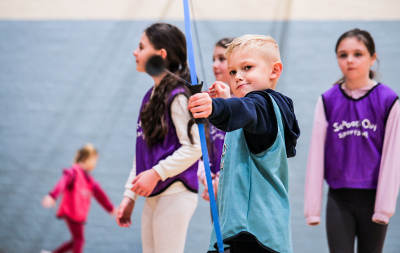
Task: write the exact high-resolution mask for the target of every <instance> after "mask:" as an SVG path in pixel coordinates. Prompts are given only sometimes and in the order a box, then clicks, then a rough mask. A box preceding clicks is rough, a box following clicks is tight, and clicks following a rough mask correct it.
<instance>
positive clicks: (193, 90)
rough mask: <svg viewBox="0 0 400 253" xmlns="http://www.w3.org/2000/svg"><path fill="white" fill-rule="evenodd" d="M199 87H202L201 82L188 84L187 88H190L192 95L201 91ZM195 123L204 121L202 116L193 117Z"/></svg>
mask: <svg viewBox="0 0 400 253" xmlns="http://www.w3.org/2000/svg"><path fill="white" fill-rule="evenodd" d="M201 88H203V82H201V83H199V84H192V85H190V86H188V89H189V90H190V93H192V95H194V94H196V93H201ZM195 121H196V124H203V123H204V118H198V119H195Z"/></svg>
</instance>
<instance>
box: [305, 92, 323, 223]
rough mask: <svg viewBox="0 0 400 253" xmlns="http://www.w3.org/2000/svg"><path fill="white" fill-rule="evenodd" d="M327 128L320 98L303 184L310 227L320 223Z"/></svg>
mask: <svg viewBox="0 0 400 253" xmlns="http://www.w3.org/2000/svg"><path fill="white" fill-rule="evenodd" d="M327 126H328V123H327V122H326V117H325V111H324V106H323V102H322V97H320V98H319V99H318V102H317V106H316V108H315V115H314V126H313V131H312V135H311V143H310V150H309V153H308V163H307V174H306V183H305V197H304V215H305V216H306V221H307V224H308V225H310V226H315V225H318V224H319V223H320V222H321V205H322V190H323V182H324V155H325V154H324V150H325V137H326V129H327Z"/></svg>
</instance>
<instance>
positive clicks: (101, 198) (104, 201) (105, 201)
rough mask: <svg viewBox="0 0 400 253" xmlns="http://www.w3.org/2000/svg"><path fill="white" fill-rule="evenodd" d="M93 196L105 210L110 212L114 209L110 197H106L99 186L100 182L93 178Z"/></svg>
mask: <svg viewBox="0 0 400 253" xmlns="http://www.w3.org/2000/svg"><path fill="white" fill-rule="evenodd" d="M93 196H94V198H95V199H96V200H97V202H99V204H100V205H101V206H102V207H103V208H104V209H105V210H107V212H109V213H112V211H113V210H114V206H113V204H112V203H111V201H110V199H109V198H108V196H107V194H106V193H105V191H104V190H103V188H101V186H100V184H99V183H98V182H96V181H95V180H93Z"/></svg>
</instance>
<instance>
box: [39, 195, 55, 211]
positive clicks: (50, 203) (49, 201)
mask: <svg viewBox="0 0 400 253" xmlns="http://www.w3.org/2000/svg"><path fill="white" fill-rule="evenodd" d="M42 206H43V207H44V208H47V209H50V208H52V207H55V206H56V200H55V199H53V197H51V196H50V195H46V196H44V198H43V199H42Z"/></svg>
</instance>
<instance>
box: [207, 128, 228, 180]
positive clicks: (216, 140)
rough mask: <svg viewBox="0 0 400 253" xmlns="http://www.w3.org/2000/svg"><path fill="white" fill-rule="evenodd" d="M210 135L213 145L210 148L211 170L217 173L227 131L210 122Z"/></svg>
mask: <svg viewBox="0 0 400 253" xmlns="http://www.w3.org/2000/svg"><path fill="white" fill-rule="evenodd" d="M210 137H211V141H212V144H213V145H212V146H211V147H209V149H210V151H211V152H210V169H211V172H212V173H214V174H216V173H218V172H219V170H220V163H221V155H222V148H223V146H224V140H225V132H224V131H221V130H219V129H218V128H216V127H215V126H213V125H212V124H211V123H210Z"/></svg>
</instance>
